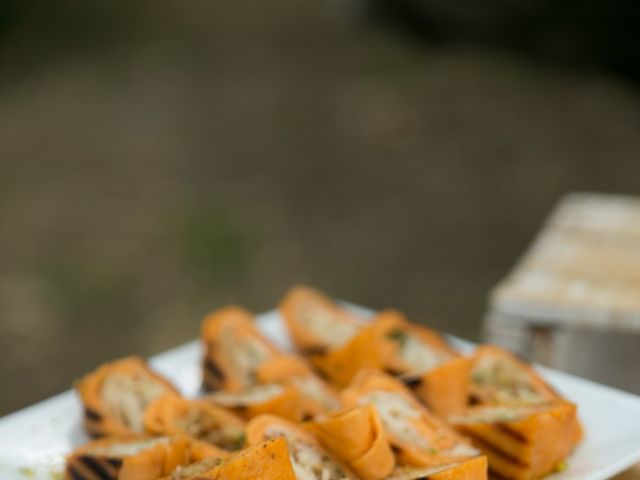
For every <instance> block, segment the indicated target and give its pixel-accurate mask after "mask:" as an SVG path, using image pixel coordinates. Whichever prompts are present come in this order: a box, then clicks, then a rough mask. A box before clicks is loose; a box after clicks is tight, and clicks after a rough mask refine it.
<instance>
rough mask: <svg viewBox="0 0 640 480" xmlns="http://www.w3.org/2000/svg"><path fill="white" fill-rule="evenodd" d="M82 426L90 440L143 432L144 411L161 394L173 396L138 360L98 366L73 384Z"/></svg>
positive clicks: (162, 380) (171, 388)
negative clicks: (82, 409)
mask: <svg viewBox="0 0 640 480" xmlns="http://www.w3.org/2000/svg"><path fill="white" fill-rule="evenodd" d="M75 387H76V391H77V392H78V394H79V396H80V399H81V401H82V403H83V405H84V423H85V427H86V430H87V432H88V433H89V434H90V435H91V436H94V437H100V436H103V435H126V434H130V433H143V432H144V409H145V408H146V407H147V405H148V404H149V403H151V402H152V401H153V400H155V399H156V398H158V397H159V396H161V395H163V394H165V393H177V390H176V388H175V387H174V386H173V385H172V384H171V383H170V382H169V381H168V380H166V379H165V378H163V377H162V376H160V375H158V374H157V373H155V372H153V371H151V369H150V368H149V367H148V366H147V364H146V363H145V361H144V360H142V359H141V358H139V357H127V358H123V359H121V360H117V361H115V362H112V363H107V364H105V365H102V366H100V367H98V368H97V369H96V370H95V371H93V372H92V373H90V374H88V375H86V376H85V377H84V378H83V379H81V380H80V381H79V382H77V383H76V386H75Z"/></svg>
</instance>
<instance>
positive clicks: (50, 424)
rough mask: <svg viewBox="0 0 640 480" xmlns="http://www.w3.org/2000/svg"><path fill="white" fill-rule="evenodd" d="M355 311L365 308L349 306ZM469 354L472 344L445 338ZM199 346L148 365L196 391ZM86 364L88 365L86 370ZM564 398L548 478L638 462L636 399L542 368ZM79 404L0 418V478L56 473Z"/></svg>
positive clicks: (279, 336)
mask: <svg viewBox="0 0 640 480" xmlns="http://www.w3.org/2000/svg"><path fill="white" fill-rule="evenodd" d="M350 308H353V309H354V310H359V312H360V313H363V314H370V313H371V311H369V310H366V309H363V308H360V307H355V306H350ZM257 322H258V325H259V328H260V329H261V330H262V332H263V333H264V334H265V335H266V336H267V337H269V338H270V339H271V340H272V341H273V342H274V343H275V344H277V345H278V346H280V347H281V348H282V349H284V350H291V344H290V341H289V338H288V334H287V332H286V329H285V327H284V325H283V322H282V320H281V319H280V317H279V315H278V313H277V312H275V311H271V312H268V313H265V314H262V315H259V316H258V318H257ZM451 341H452V344H453V345H454V346H455V347H457V348H459V349H460V350H461V351H464V352H469V351H471V350H472V349H473V345H472V344H470V343H468V342H465V341H463V340H460V339H456V338H452V339H451ZM201 355H202V351H201V348H200V344H199V342H198V341H193V342H190V343H187V344H185V345H183V346H180V347H177V348H174V349H172V350H169V351H167V352H165V353H162V354H160V355H157V356H155V357H153V358H152V359H151V360H150V362H151V365H152V366H153V367H154V368H155V369H156V370H158V371H159V372H160V373H162V374H164V375H166V376H167V377H168V378H169V379H170V380H172V381H173V382H174V383H175V384H176V386H177V387H178V388H179V389H180V390H181V391H182V393H183V394H185V395H187V396H194V395H196V394H197V393H198V391H199V389H200V379H201V377H200V375H201V370H200V368H201V367H200V362H201ZM88 369H89V368H88ZM541 371H542V372H543V375H544V376H545V377H546V378H547V379H548V380H549V381H550V382H551V383H552V384H553V386H554V387H555V388H557V389H558V390H559V391H560V392H562V393H563V394H564V395H565V396H566V397H567V398H568V399H570V400H571V401H573V402H575V403H577V404H578V408H579V414H580V417H581V420H582V422H583V423H584V426H585V440H584V441H583V442H582V444H581V445H580V446H579V448H578V449H577V450H576V451H575V452H574V453H573V455H572V456H571V457H570V458H569V461H568V464H569V468H568V469H567V470H565V471H564V472H562V473H560V474H556V475H553V476H550V477H547V478H548V480H604V479H607V478H611V477H612V476H613V475H615V474H617V473H620V472H622V471H624V470H625V469H627V468H629V467H630V466H632V465H633V464H635V463H636V462H638V461H640V397H637V396H634V395H631V394H628V393H625V392H622V391H619V390H615V389H612V388H609V387H606V386H604V385H599V384H597V383H593V382H590V381H587V380H583V379H580V378H577V377H574V376H572V375H568V374H565V373H561V372H558V371H554V370H551V369H541ZM81 412H82V409H81V406H80V403H79V401H78V399H77V398H76V396H75V394H74V393H73V392H72V391H67V392H64V393H62V394H60V395H57V396H55V397H51V398H49V399H48V400H45V401H43V402H40V403H38V404H35V405H33V406H31V407H28V408H25V409H24V410H20V411H18V412H16V413H13V414H11V415H8V416H6V417H4V418H1V419H0V479H2V480H40V479H42V480H54V479H56V480H57V479H61V478H62V475H61V473H60V472H61V470H62V466H63V464H64V456H65V455H66V454H67V453H68V452H69V451H71V449H73V448H74V447H76V446H78V445H80V444H82V443H83V442H85V441H86V440H87V439H88V438H87V436H86V435H85V433H84V432H83V430H82V426H81Z"/></svg>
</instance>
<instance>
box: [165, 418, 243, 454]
mask: <svg viewBox="0 0 640 480" xmlns="http://www.w3.org/2000/svg"><path fill="white" fill-rule="evenodd" d="M178 424H179V426H180V428H181V429H182V430H184V431H185V433H187V434H188V435H190V436H192V437H194V438H198V439H200V440H204V441H205V442H208V443H213V444H214V445H217V446H218V447H221V448H225V449H227V450H237V449H238V448H240V447H241V446H242V442H243V439H244V431H243V430H242V429H241V428H239V427H237V426H235V425H221V424H220V423H219V422H218V421H217V419H215V418H213V417H212V416H211V415H209V414H208V413H206V412H205V411H203V410H200V409H199V408H193V409H191V410H189V412H188V413H187V415H185V417H184V418H182V419H180V421H179V422H178Z"/></svg>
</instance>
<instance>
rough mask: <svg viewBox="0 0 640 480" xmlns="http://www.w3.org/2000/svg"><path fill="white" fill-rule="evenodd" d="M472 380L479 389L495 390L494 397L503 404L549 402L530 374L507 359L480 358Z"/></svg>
mask: <svg viewBox="0 0 640 480" xmlns="http://www.w3.org/2000/svg"><path fill="white" fill-rule="evenodd" d="M471 379H472V381H473V383H474V384H476V385H477V386H479V387H486V388H489V389H495V392H494V396H495V397H496V400H497V401H498V402H501V403H510V404H514V403H515V404H518V403H529V404H531V403H542V402H545V401H546V400H547V398H546V397H545V396H544V395H543V394H542V393H541V392H540V391H538V390H537V389H536V388H535V386H534V385H533V383H532V381H531V374H530V372H528V371H527V370H526V369H524V368H523V367H522V366H521V365H518V363H516V362H513V361H510V360H509V359H506V358H501V357H495V356H492V355H485V356H482V357H480V358H479V359H478V360H477V361H476V363H475V365H474V367H473V370H472V372H471Z"/></svg>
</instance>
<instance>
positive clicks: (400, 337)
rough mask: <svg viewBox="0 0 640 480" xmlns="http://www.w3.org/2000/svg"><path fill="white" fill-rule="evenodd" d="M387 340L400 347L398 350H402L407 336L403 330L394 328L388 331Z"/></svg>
mask: <svg viewBox="0 0 640 480" xmlns="http://www.w3.org/2000/svg"><path fill="white" fill-rule="evenodd" d="M387 338H388V339H389V340H393V341H394V342H396V343H397V344H398V345H399V346H400V348H402V347H404V346H405V345H406V344H407V340H408V339H409V334H408V333H407V332H405V331H404V330H400V329H398V328H394V329H393V330H389V331H388V332H387Z"/></svg>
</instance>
